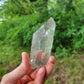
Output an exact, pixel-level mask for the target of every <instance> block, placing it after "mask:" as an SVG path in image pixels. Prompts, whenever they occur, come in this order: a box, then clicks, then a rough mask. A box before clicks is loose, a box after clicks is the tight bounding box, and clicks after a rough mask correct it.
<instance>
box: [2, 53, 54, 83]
mask: <svg viewBox="0 0 84 84" xmlns="http://www.w3.org/2000/svg"><path fill="white" fill-rule="evenodd" d="M54 61H55V58H54V57H53V56H51V57H50V59H49V63H48V64H47V65H45V66H44V67H41V68H40V69H34V70H33V69H32V68H31V65H30V63H29V55H28V54H27V53H26V52H23V53H22V63H21V64H20V66H19V67H17V68H16V69H15V70H13V71H12V72H10V73H8V74H6V75H4V76H3V78H2V81H1V84H44V82H45V80H46V79H47V77H48V76H49V75H50V73H51V72H52V70H53V68H54V65H53V63H54Z"/></svg>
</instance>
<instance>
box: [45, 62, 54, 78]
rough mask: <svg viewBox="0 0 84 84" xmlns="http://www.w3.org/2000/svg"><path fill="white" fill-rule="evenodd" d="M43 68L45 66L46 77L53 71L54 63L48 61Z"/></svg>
mask: <svg viewBox="0 0 84 84" xmlns="http://www.w3.org/2000/svg"><path fill="white" fill-rule="evenodd" d="M45 68H46V77H48V76H49V75H50V74H51V72H52V71H53V68H54V65H53V64H51V63H49V64H47V65H46V66H45Z"/></svg>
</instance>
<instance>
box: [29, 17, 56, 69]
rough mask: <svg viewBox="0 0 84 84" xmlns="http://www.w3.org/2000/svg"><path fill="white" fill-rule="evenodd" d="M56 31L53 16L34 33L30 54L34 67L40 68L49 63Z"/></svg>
mask: <svg viewBox="0 0 84 84" xmlns="http://www.w3.org/2000/svg"><path fill="white" fill-rule="evenodd" d="M54 31H55V21H54V20H53V18H52V17H51V18H50V19H49V20H48V21H47V22H46V23H45V24H44V25H42V26H41V27H40V28H39V29H38V30H37V31H36V32H35V33H34V34H33V39H32V46H31V56H30V63H31V66H32V67H34V68H38V67H41V66H44V65H45V64H47V63H48V61H49V57H50V53H51V48H52V44H53V37H54Z"/></svg>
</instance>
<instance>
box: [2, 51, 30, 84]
mask: <svg viewBox="0 0 84 84" xmlns="http://www.w3.org/2000/svg"><path fill="white" fill-rule="evenodd" d="M29 68H30V64H29V56H28V54H27V53H26V52H23V53H22V63H21V65H20V66H19V67H17V68H16V69H15V70H14V71H12V72H10V73H8V74H6V75H5V76H4V77H3V79H2V82H3V81H4V82H6V83H13V82H14V83H15V82H16V81H17V80H18V79H20V78H21V77H23V76H24V75H25V74H26V73H27V71H28V70H29ZM3 84H4V83H3Z"/></svg>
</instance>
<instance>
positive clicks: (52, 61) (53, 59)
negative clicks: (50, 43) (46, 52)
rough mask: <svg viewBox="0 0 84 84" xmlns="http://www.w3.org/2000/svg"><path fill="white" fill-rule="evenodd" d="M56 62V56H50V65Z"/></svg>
mask: <svg viewBox="0 0 84 84" xmlns="http://www.w3.org/2000/svg"><path fill="white" fill-rule="evenodd" d="M54 62H55V57H54V56H50V59H49V63H52V64H54Z"/></svg>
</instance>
